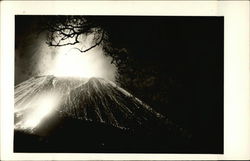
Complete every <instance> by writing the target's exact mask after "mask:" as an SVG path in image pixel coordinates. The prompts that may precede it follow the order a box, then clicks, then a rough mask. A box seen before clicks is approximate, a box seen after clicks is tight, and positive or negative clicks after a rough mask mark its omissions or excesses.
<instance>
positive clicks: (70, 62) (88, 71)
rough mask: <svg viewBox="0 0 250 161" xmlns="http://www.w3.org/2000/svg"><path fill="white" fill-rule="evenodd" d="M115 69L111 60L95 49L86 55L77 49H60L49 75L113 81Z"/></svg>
mask: <svg viewBox="0 0 250 161" xmlns="http://www.w3.org/2000/svg"><path fill="white" fill-rule="evenodd" d="M115 73H116V68H115V66H114V65H113V64H111V58H108V57H106V56H104V54H103V51H102V50H101V49H100V48H98V47H96V48H93V49H91V50H89V51H88V52H86V53H81V52H80V51H79V50H77V49H72V47H71V49H70V48H63V47H62V48H61V49H60V50H59V52H58V54H57V56H56V58H55V64H54V67H53V69H52V70H51V71H50V74H53V75H55V76H66V77H84V78H90V77H101V78H106V79H109V80H112V81H114V79H115Z"/></svg>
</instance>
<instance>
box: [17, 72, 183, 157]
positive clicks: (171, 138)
mask: <svg viewBox="0 0 250 161" xmlns="http://www.w3.org/2000/svg"><path fill="white" fill-rule="evenodd" d="M183 134H184V132H183V131H182V129H181V128H178V127H177V126H175V125H174V124H173V123H171V122H170V121H168V119H166V118H165V117H164V116H163V115H161V114H159V113H157V112H156V111H155V110H153V109H152V108H150V107H149V106H148V105H146V104H145V103H143V102H142V101H141V100H139V99H138V98H136V97H134V96H133V95H131V94H130V93H129V92H127V91H126V90H124V89H122V88H121V87H119V86H117V85H116V84H115V83H113V82H112V81H109V80H105V79H102V78H89V79H87V78H77V77H55V76H52V75H50V76H37V77H33V78H30V79H29V80H27V81H24V82H23V83H21V84H19V85H17V86H16V87H15V143H16V145H17V146H16V147H15V150H16V151H20V150H21V151H25V150H29V151H42V152H98V151H99V152H105V151H110V152H120V151H123V150H125V151H126V152H138V151H140V150H142V151H154V150H157V149H158V148H159V149H161V146H164V147H166V148H168V147H171V149H173V150H175V148H173V146H174V145H179V143H178V142H180V140H182V139H183V138H182V136H183ZM160 140H161V142H162V144H161V143H160V145H161V146H159V141H160ZM152 142H155V143H157V146H158V147H154V146H153V145H154V144H152ZM82 146H83V147H82ZM174 147H176V146H174ZM19 148H20V149H19Z"/></svg>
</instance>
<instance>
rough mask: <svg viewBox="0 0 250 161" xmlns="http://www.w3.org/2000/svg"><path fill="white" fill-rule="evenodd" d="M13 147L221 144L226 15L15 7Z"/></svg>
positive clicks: (205, 148) (99, 149) (76, 149)
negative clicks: (20, 10)
mask: <svg viewBox="0 0 250 161" xmlns="http://www.w3.org/2000/svg"><path fill="white" fill-rule="evenodd" d="M14 36H15V46H14V48H15V56H14V59H15V60H14V62H15V65H14V66H15V68H14V70H15V73H14V84H15V87H14V114H13V117H14V129H13V131H14V141H13V151H14V152H15V153H142V154H145V153H147V154H148V153H149V154H161V153H163V154H167V153H181V154H223V153H224V146H223V144H224V142H223V136H224V134H223V133H224V127H223V125H224V124H223V120H224V112H223V111H224V104H223V100H224V99H223V98H224V97H223V96H224V93H223V90H224V89H223V82H224V17H223V16H133V15H131V16H122V15H112V16H111V15H21V14H19V15H15V35H14Z"/></svg>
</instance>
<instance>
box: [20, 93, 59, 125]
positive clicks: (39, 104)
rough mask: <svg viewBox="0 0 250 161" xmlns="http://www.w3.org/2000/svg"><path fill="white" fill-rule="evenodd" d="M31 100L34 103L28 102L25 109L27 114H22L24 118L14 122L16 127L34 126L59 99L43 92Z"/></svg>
mask: <svg viewBox="0 0 250 161" xmlns="http://www.w3.org/2000/svg"><path fill="white" fill-rule="evenodd" d="M31 101H34V103H32V104H30V105H29V108H27V109H26V111H25V112H27V113H28V114H27V116H26V117H25V115H24V120H22V121H20V122H18V123H17V124H16V127H17V128H23V129H33V128H35V127H36V126H37V125H38V124H39V123H40V122H41V121H42V119H44V118H45V117H46V116H48V115H49V114H50V113H51V112H52V111H53V109H54V108H55V107H56V106H57V105H58V102H59V99H58V97H57V96H56V95H55V94H47V95H45V94H44V95H41V96H40V97H39V98H38V99H36V100H31Z"/></svg>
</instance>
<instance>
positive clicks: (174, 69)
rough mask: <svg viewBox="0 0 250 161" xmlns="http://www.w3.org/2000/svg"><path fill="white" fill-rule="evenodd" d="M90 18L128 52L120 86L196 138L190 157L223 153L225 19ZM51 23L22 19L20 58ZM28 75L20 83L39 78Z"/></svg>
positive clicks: (19, 75)
mask: <svg viewBox="0 0 250 161" xmlns="http://www.w3.org/2000/svg"><path fill="white" fill-rule="evenodd" d="M89 18H90V19H92V20H93V21H96V22H98V23H100V24H101V25H102V26H103V28H104V29H105V30H106V32H107V33H108V35H109V40H110V42H111V43H112V46H113V47H115V48H125V49H126V51H127V54H128V58H129V61H128V62H126V68H125V69H123V71H121V72H120V75H119V76H118V77H119V78H118V83H119V84H120V85H121V86H122V87H123V88H124V89H126V90H128V91H129V92H131V93H132V94H133V95H135V96H136V97H138V98H140V99H141V100H143V101H144V102H146V103H147V104H149V105H150V106H151V107H152V108H154V109H155V110H156V111H158V112H160V113H162V114H164V115H166V116H167V117H168V118H169V119H170V120H172V121H173V122H175V123H176V124H178V125H180V126H181V127H183V128H184V129H186V130H187V131H188V132H189V133H190V134H191V135H192V138H193V145H192V147H191V148H190V149H188V150H187V153H190V152H191V153H223V56H224V55H223V52H224V51H223V40H224V39H223V37H224V35H223V33H224V29H223V28H224V19H223V17H181V16H176V17H175V16H173V17H172V16H170V17H169V16H90V17H89ZM45 21H46V17H44V16H16V33H15V36H16V37H15V40H16V44H15V47H16V48H15V49H16V54H19V55H18V57H19V56H20V54H21V55H22V54H23V53H25V52H27V50H31V48H28V49H27V48H25V47H20V46H25V45H24V44H26V45H27V44H30V43H31V42H32V41H33V39H34V38H31V39H28V38H27V37H29V35H30V34H31V33H35V32H37V31H39V29H40V27H41V26H42V23H43V22H45ZM17 51H18V52H17ZM30 53H31V52H30ZM16 57H17V55H16ZM22 57H23V59H26V58H27V60H28V58H29V57H30V55H29V54H26V55H25V54H24V55H22ZM23 59H17V58H16V64H15V67H16V69H17V68H27V69H28V68H29V69H28V70H32V69H30V66H27V67H26V66H22V65H20V61H22V60H23ZM21 64H22V63H21ZM26 71H27V70H26ZM22 74H23V73H21V72H18V73H17V72H16V73H15V80H16V83H19V82H20V81H23V80H26V79H28V78H29V77H30V76H33V75H34V73H33V75H32V72H31V74H27V73H26V74H23V75H22ZM24 75H25V76H24Z"/></svg>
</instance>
